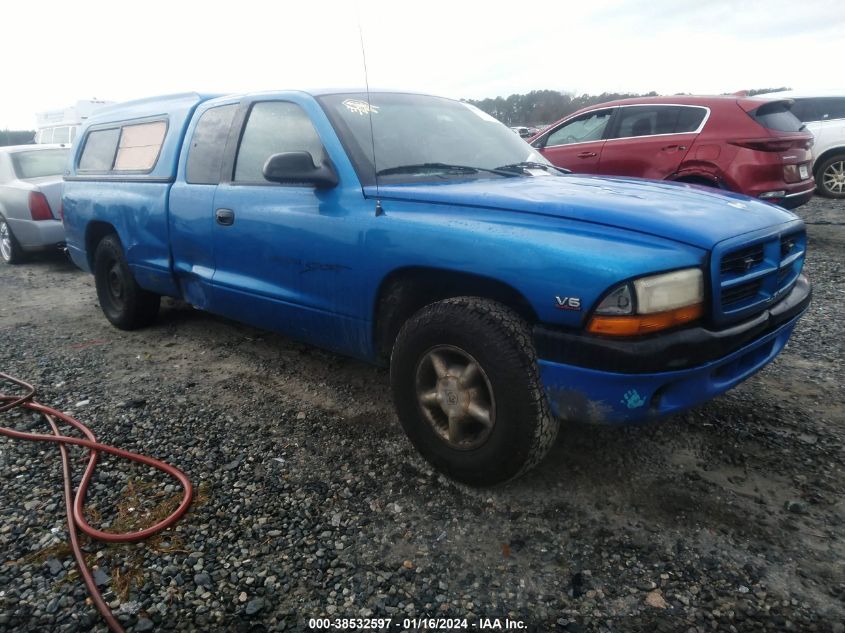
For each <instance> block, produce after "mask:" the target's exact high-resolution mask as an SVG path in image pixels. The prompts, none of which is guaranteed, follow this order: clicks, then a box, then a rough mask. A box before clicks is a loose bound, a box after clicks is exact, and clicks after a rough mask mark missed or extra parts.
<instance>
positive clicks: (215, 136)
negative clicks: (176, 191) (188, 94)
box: [185, 103, 237, 185]
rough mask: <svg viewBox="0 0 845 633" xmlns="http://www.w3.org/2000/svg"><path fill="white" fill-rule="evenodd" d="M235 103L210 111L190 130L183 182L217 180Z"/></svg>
mask: <svg viewBox="0 0 845 633" xmlns="http://www.w3.org/2000/svg"><path fill="white" fill-rule="evenodd" d="M236 109H237V104H235V103H233V104H231V105H225V106H219V107H216V108H211V109H210V110H207V111H206V112H204V113H203V115H202V116H201V117H200V120H199V121H198V122H197V126H196V128H194V135H193V137H192V138H191V149H190V150H189V152H188V165H187V169H186V173H185V180H186V181H187V182H189V183H190V184H194V185H216V184H217V183H218V182H219V181H220V167H221V165H222V164H223V150H225V149H226V138H227V137H228V136H229V128H230V127H231V125H232V119H233V118H234V116H235V110H236Z"/></svg>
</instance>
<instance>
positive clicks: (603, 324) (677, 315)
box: [587, 303, 704, 336]
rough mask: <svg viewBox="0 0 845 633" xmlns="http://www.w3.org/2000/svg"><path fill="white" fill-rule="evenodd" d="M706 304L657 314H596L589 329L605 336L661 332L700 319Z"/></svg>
mask: <svg viewBox="0 0 845 633" xmlns="http://www.w3.org/2000/svg"><path fill="white" fill-rule="evenodd" d="M702 314H704V306H703V304H701V303H696V304H694V305H691V306H685V307H683V308H677V309H675V310H668V311H666V312H656V313H655V314H635V315H632V316H594V317H593V318H592V319H591V320H590V325H589V326H588V327H587V331H588V332H590V333H592V334H604V335H605V336H639V335H642V334H651V333H652V332H659V331H660V330H666V329H668V328H670V327H675V326H678V325H682V324H684V323H689V322H690V321H695V320H696V319H700V318H701V315H702Z"/></svg>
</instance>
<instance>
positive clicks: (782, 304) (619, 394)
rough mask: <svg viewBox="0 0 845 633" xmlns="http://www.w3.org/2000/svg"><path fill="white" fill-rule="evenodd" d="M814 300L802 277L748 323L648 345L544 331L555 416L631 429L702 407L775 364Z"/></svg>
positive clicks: (546, 382)
mask: <svg viewBox="0 0 845 633" xmlns="http://www.w3.org/2000/svg"><path fill="white" fill-rule="evenodd" d="M810 297H811V287H810V283H809V281H808V280H807V278H806V277H804V276H803V275H802V276H801V277H799V279H798V281H797V282H796V284H795V286H794V287H793V289H792V291H791V292H790V293H789V295H787V296H786V297H784V299H782V300H781V301H779V302H778V303H777V304H775V305H774V306H772V307H771V308H770V309H769V310H766V311H765V312H764V313H762V314H760V315H758V316H755V317H754V318H752V319H750V320H748V321H746V322H744V323H741V324H739V325H736V326H733V327H731V328H728V329H726V330H721V331H712V330H707V329H705V328H703V327H698V328H689V329H685V330H679V331H676V332H670V333H667V334H664V335H656V336H653V337H649V338H648V339H643V340H631V341H620V340H611V339H607V338H602V337H588V336H583V335H581V336H576V335H570V334H561V333H558V338H557V340H555V339H554V338H550V335H549V332H550V331H549V330H547V329H545V328H537V329H535V342H536V343H537V347H538V355H539V356H540V360H539V361H538V365H539V367H540V377H541V380H542V382H543V387H544V389H545V392H546V395H547V397H548V398H549V402H550V404H551V407H552V411H553V413H554V414H555V415H557V416H558V417H561V418H564V419H572V420H581V421H588V422H600V423H609V424H625V423H636V422H642V421H645V420H648V419H652V418H658V417H661V416H664V415H668V414H671V413H676V412H679V411H683V410H684V409H688V408H690V407H693V406H696V405H698V404H700V403H702V402H704V401H706V400H709V399H710V398H713V397H714V396H717V395H719V394H721V393H724V392H725V391H727V390H728V389H731V388H732V387H734V386H736V385H738V384H739V383H740V382H742V381H743V380H745V379H746V378H748V377H750V376H751V375H753V374H754V373H756V372H757V371H759V370H760V369H761V368H763V367H764V366H765V365H766V364H768V363H769V362H771V361H772V360H773V359H774V358H775V356H777V355H778V354H779V353H780V351H781V350H782V349H783V348H784V346H785V345H786V342H787V341H788V340H789V337H790V335H791V334H792V330H793V328H794V327H795V324H796V322H797V321H798V319H799V318H800V317H801V314H803V312H804V311H805V310H806V308H807V306H808V305H809V302H810ZM576 338H577V339H578V343H574V341H575V340H576ZM667 370H668V371H667Z"/></svg>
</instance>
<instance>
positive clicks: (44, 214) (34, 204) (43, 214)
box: [29, 191, 53, 220]
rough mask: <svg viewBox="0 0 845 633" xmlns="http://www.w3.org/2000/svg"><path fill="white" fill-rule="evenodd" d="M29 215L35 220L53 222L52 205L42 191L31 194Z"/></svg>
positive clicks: (31, 192)
mask: <svg viewBox="0 0 845 633" xmlns="http://www.w3.org/2000/svg"><path fill="white" fill-rule="evenodd" d="M29 214H30V215H31V216H32V219H33V220H52V219H53V212H52V211H50V203H49V202H47V196H45V195H44V194H43V193H41V192H40V191H30V192H29Z"/></svg>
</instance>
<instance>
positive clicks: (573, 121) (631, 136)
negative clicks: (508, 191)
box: [529, 96, 815, 209]
mask: <svg viewBox="0 0 845 633" xmlns="http://www.w3.org/2000/svg"><path fill="white" fill-rule="evenodd" d="M789 105H790V102H789V101H788V100H783V99H770V98H769V99H767V98H764V97H750V98H748V97H736V96H730V97H728V96H723V97H683V96H677V97H638V98H634V99H623V100H619V101H611V102H608V103H602V104H600V105H595V106H590V107H589V108H584V109H582V110H579V111H578V112H576V113H574V114H572V115H570V116H567V117H565V118H563V119H561V120H560V121H558V122H557V123H554V124H552V125H551V126H550V127H548V128H547V129H545V130H544V131H543V132H541V133H540V134H538V135H537V136H535V137H534V138H532V139H530V141H529V142H530V143H531V144H532V145H533V146H534V147H535V148H537V150H538V151H539V152H540V153H541V154H543V156H545V157H546V158H547V159H549V160H550V161H551V162H552V163H554V164H555V165H559V166H560V167H566V168H568V169H571V170H572V171H574V172H577V173H588V174H602V175H608V176H635V177H638V178H652V179H655V180H673V181H677V182H686V183H693V184H697V185H707V186H711V187H718V188H720V189H724V190H727V191H735V192H737V193H743V194H745V195H748V196H751V197H753V198H760V199H761V200H765V201H767V202H772V203H775V204H778V205H780V206H782V207H785V208H789V209H792V208H795V207H797V206H799V205H801V204H804V203H805V202H807V201H808V200H809V199H810V198H811V197H812V195H813V189H814V188H815V185H814V181H813V175H812V171H811V164H812V155H811V152H810V148H811V147H812V144H813V136H812V134H810V133H809V132H808V131H806V130H805V129H803V125H802V123H801V122H800V121H799V120H798V119H797V118H796V117H795V116H794V115H793V114H791V113H790V111H789Z"/></svg>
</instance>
